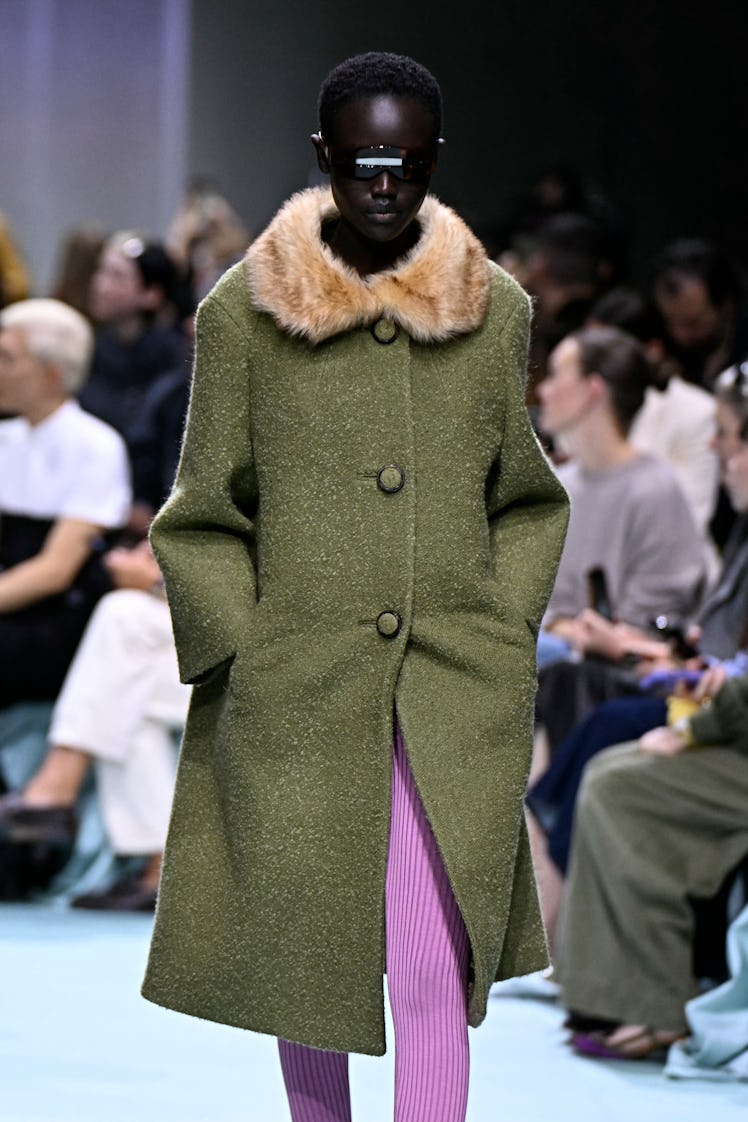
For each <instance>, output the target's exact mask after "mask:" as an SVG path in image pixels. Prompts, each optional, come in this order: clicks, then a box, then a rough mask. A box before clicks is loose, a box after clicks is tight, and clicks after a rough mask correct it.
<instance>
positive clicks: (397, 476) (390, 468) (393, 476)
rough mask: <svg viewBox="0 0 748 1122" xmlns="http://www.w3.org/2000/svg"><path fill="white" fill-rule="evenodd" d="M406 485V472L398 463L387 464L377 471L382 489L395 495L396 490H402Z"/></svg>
mask: <svg viewBox="0 0 748 1122" xmlns="http://www.w3.org/2000/svg"><path fill="white" fill-rule="evenodd" d="M404 485H405V472H404V471H403V469H402V468H401V467H398V466H397V464H385V465H384V467H383V468H380V469H379V471H378V472H377V487H378V488H379V490H380V491H386V492H387V494H389V495H394V494H395V492H396V491H401V490H402V489H403V487H404Z"/></svg>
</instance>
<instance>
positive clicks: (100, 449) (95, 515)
mask: <svg viewBox="0 0 748 1122" xmlns="http://www.w3.org/2000/svg"><path fill="white" fill-rule="evenodd" d="M130 503H131V488H130V466H129V463H128V459H127V450H126V448H125V443H124V441H123V440H122V437H121V436H120V435H119V433H117V432H115V430H114V429H113V428H111V426H110V425H107V424H105V423H104V422H103V421H99V420H98V419H97V418H96V417H92V416H91V414H90V413H85V412H84V411H83V410H82V409H81V407H80V406H79V405H78V403H77V402H76V401H66V402H65V403H64V404H63V405H61V406H60V407H59V408H58V409H56V410H55V411H54V413H52V414H50V416H49V417H47V418H46V419H45V420H44V421H41V422H40V423H39V424H37V425H30V424H29V423H28V421H27V420H26V419H25V418H23V417H14V418H13V419H12V420H9V421H0V512H2V513H5V514H18V515H26V516H27V517H30V518H40V519H49V520H51V521H57V520H58V519H60V518H75V519H80V520H81V521H82V522H90V523H92V524H93V525H95V526H101V527H102V528H104V529H117V528H118V527H120V526H123V525H124V524H125V523H126V521H127V517H128V513H129V510H130Z"/></svg>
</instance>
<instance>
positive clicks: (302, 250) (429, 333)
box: [245, 187, 491, 344]
mask: <svg viewBox="0 0 748 1122" xmlns="http://www.w3.org/2000/svg"><path fill="white" fill-rule="evenodd" d="M337 213H338V212H337V210H336V207H335V204H334V202H333V198H332V193H331V192H330V190H329V189H328V188H326V187H321V188H319V187H317V188H311V189H309V190H306V191H300V192H299V193H298V194H296V195H293V196H292V197H291V198H290V199H289V200H288V202H287V203H286V204H285V205H284V206H283V207H282V208H281V210H280V211H279V212H278V214H277V215H276V216H275V218H274V219H273V220H272V222H271V223H270V225H269V226H268V227H267V229H266V230H265V231H264V232H263V233H262V234H261V235H260V236H259V237H258V238H257V240H256V241H254V242H253V243H252V245H251V246H250V247H249V250H248V251H247V256H246V259H245V265H246V272H247V280H248V283H249V290H250V295H251V298H252V303H253V305H254V306H255V307H256V308H259V309H260V310H261V311H264V312H269V313H270V315H271V316H272V317H273V319H274V320H275V322H276V323H277V324H278V326H279V327H281V328H282V329H283V330H285V331H288V332H290V333H291V334H292V335H300V336H302V337H303V338H305V339H308V340H309V342H310V343H312V344H316V343H321V342H322V341H323V340H324V339H329V338H331V337H332V336H333V335H337V334H339V333H340V332H342V331H350V330H351V329H352V328H354V327H360V326H363V325H365V324H370V323H373V322H374V321H375V320H377V319H379V318H380V317H382V316H385V317H387V318H388V319H391V320H394V321H395V322H396V323H398V324H399V325H400V326H401V327H402V328H403V329H404V330H405V331H407V332H408V334H409V335H410V336H412V338H413V339H416V340H417V341H418V342H421V343H437V342H443V341H444V340H445V339H449V338H450V337H451V336H453V335H464V334H467V333H468V332H471V331H475V330H476V329H477V328H478V327H480V325H481V323H482V322H483V319H484V317H485V314H486V309H487V306H488V300H489V290H490V284H491V274H490V268H489V265H488V259H487V257H486V254H485V252H484V250H483V247H482V246H481V244H480V242H479V241H478V239H477V238H476V237H475V235H474V234H472V233H471V232H470V230H469V229H468V228H467V226H466V225H465V223H464V222H463V221H462V219H461V218H458V216H457V215H456V214H455V213H454V211H452V210H450V209H449V207H446V206H444V205H443V204H442V203H440V202H439V200H438V199H437V198H435V196H433V195H427V196H426V199H425V200H424V203H423V206H422V207H421V209H420V211H419V212H418V218H417V221H418V223H419V225H420V227H421V237H420V239H419V240H418V242H417V244H416V245H415V246H414V247H413V249H412V250H411V251H410V253H408V254H407V255H406V256H405V257H403V258H402V259H401V260H400V261H398V262H397V264H396V265H395V266H394V267H393V268H391V269H388V270H386V271H385V272H381V273H374V274H372V275H371V276H369V277H362V276H360V275H359V274H358V273H357V272H355V270H353V269H350V268H349V267H348V266H347V265H345V264H344V263H343V262H342V261H341V260H340V259H339V258H338V257H336V256H335V254H334V253H333V252H332V251H331V250H330V249H329V248H328V247H327V246H326V245H325V243H324V242H323V241H322V238H321V236H320V228H321V225H322V222H324V221H325V220H326V219H329V218H334V217H335V216H336V215H337Z"/></svg>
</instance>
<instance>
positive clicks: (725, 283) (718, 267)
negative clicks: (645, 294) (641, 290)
mask: <svg viewBox="0 0 748 1122" xmlns="http://www.w3.org/2000/svg"><path fill="white" fill-rule="evenodd" d="M650 288H651V293H652V298H653V300H654V302H655V304H656V306H657V308H658V310H659V312H660V315H661V316H662V319H663V322H664V324H665V330H666V333H667V340H666V341H667V350H668V353H669V354H671V355H672V356H673V357H674V358H675V359H676V360H677V362H678V363H679V365H680V368H681V372H682V374H683V377H684V378H685V379H686V380H687V381H689V382H695V383H696V384H697V385H701V386H705V387H706V388H707V389H711V388H712V385H713V384H714V380H715V378H716V377H717V375H718V374H719V372H720V370H724V369H725V367H727V366H730V365H732V364H734V363H735V362H739V361H740V360H741V359H742V358H743V356H744V355H745V354H746V353H748V316H747V315H746V306H745V294H744V292H743V286H742V284H741V281H740V274H739V272H738V269H737V267H736V265H735V264H734V262H733V261H731V260H730V258H729V257H728V256H727V255H726V254H725V253H723V252H722V251H721V250H719V249H718V248H717V247H716V246H715V245H712V244H711V243H710V242H707V241H701V240H698V239H685V238H684V239H681V240H680V241H676V242H673V243H672V244H671V245H669V246H667V247H666V248H665V249H664V250H663V251H662V253H660V255H659V256H658V257H656V258H655V260H654V262H653V264H652V268H651V273H650Z"/></svg>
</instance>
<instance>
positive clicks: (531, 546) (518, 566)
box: [486, 293, 569, 638]
mask: <svg viewBox="0 0 748 1122" xmlns="http://www.w3.org/2000/svg"><path fill="white" fill-rule="evenodd" d="M518 297H519V299H518V304H517V307H516V308H515V310H514V311H513V312H512V313H511V315H510V317H509V319H508V321H507V322H506V324H505V326H504V328H503V330H502V333H501V338H500V340H499V342H500V362H501V366H502V371H503V376H504V379H505V391H506V413H505V423H504V432H503V435H502V442H501V452H500V456H499V459H498V462H497V463H495V464H494V465H493V466H492V469H491V473H490V476H489V479H488V482H487V491H486V511H487V516H488V526H489V537H490V545H491V556H492V560H493V570H494V577H495V580H496V583H497V586H498V588H499V591H500V595H501V596H502V600H503V604H502V611H503V614H504V616H505V618H507V619H514V620H515V621H516V622H518V623H519V624H520V625H521V624H522V621H524V623H525V624H526V625H527V628H528V629H529V632H530V634H531V635H532V637H533V638H534V637H535V636H536V634H537V631H538V629H539V627H540V621H541V619H542V617H543V613H544V612H545V609H546V605H547V603H548V598H549V597H550V594H551V590H552V588H553V582H554V580H555V577H556V570H557V568H558V563H559V559H560V557H561V550H562V548H563V544H564V537H565V535H566V526H567V523H568V519H569V500H568V497H567V494H566V491H565V490H564V488H563V486H562V485H561V483H560V482H559V480H558V478H557V476H556V474H555V472H554V471H553V469H552V467H551V465H550V463H549V461H548V459H547V457H546V455H545V453H544V452H543V450H542V448H541V447H540V444H539V442H538V439H537V437H536V436H535V433H534V431H533V428H532V425H531V423H530V418H529V415H528V412H527V407H526V405H525V399H524V390H525V381H526V373H527V351H528V343H529V332H530V304H529V300H528V299H527V297H526V296H525V295H524V294H522V293H519V294H518Z"/></svg>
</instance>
